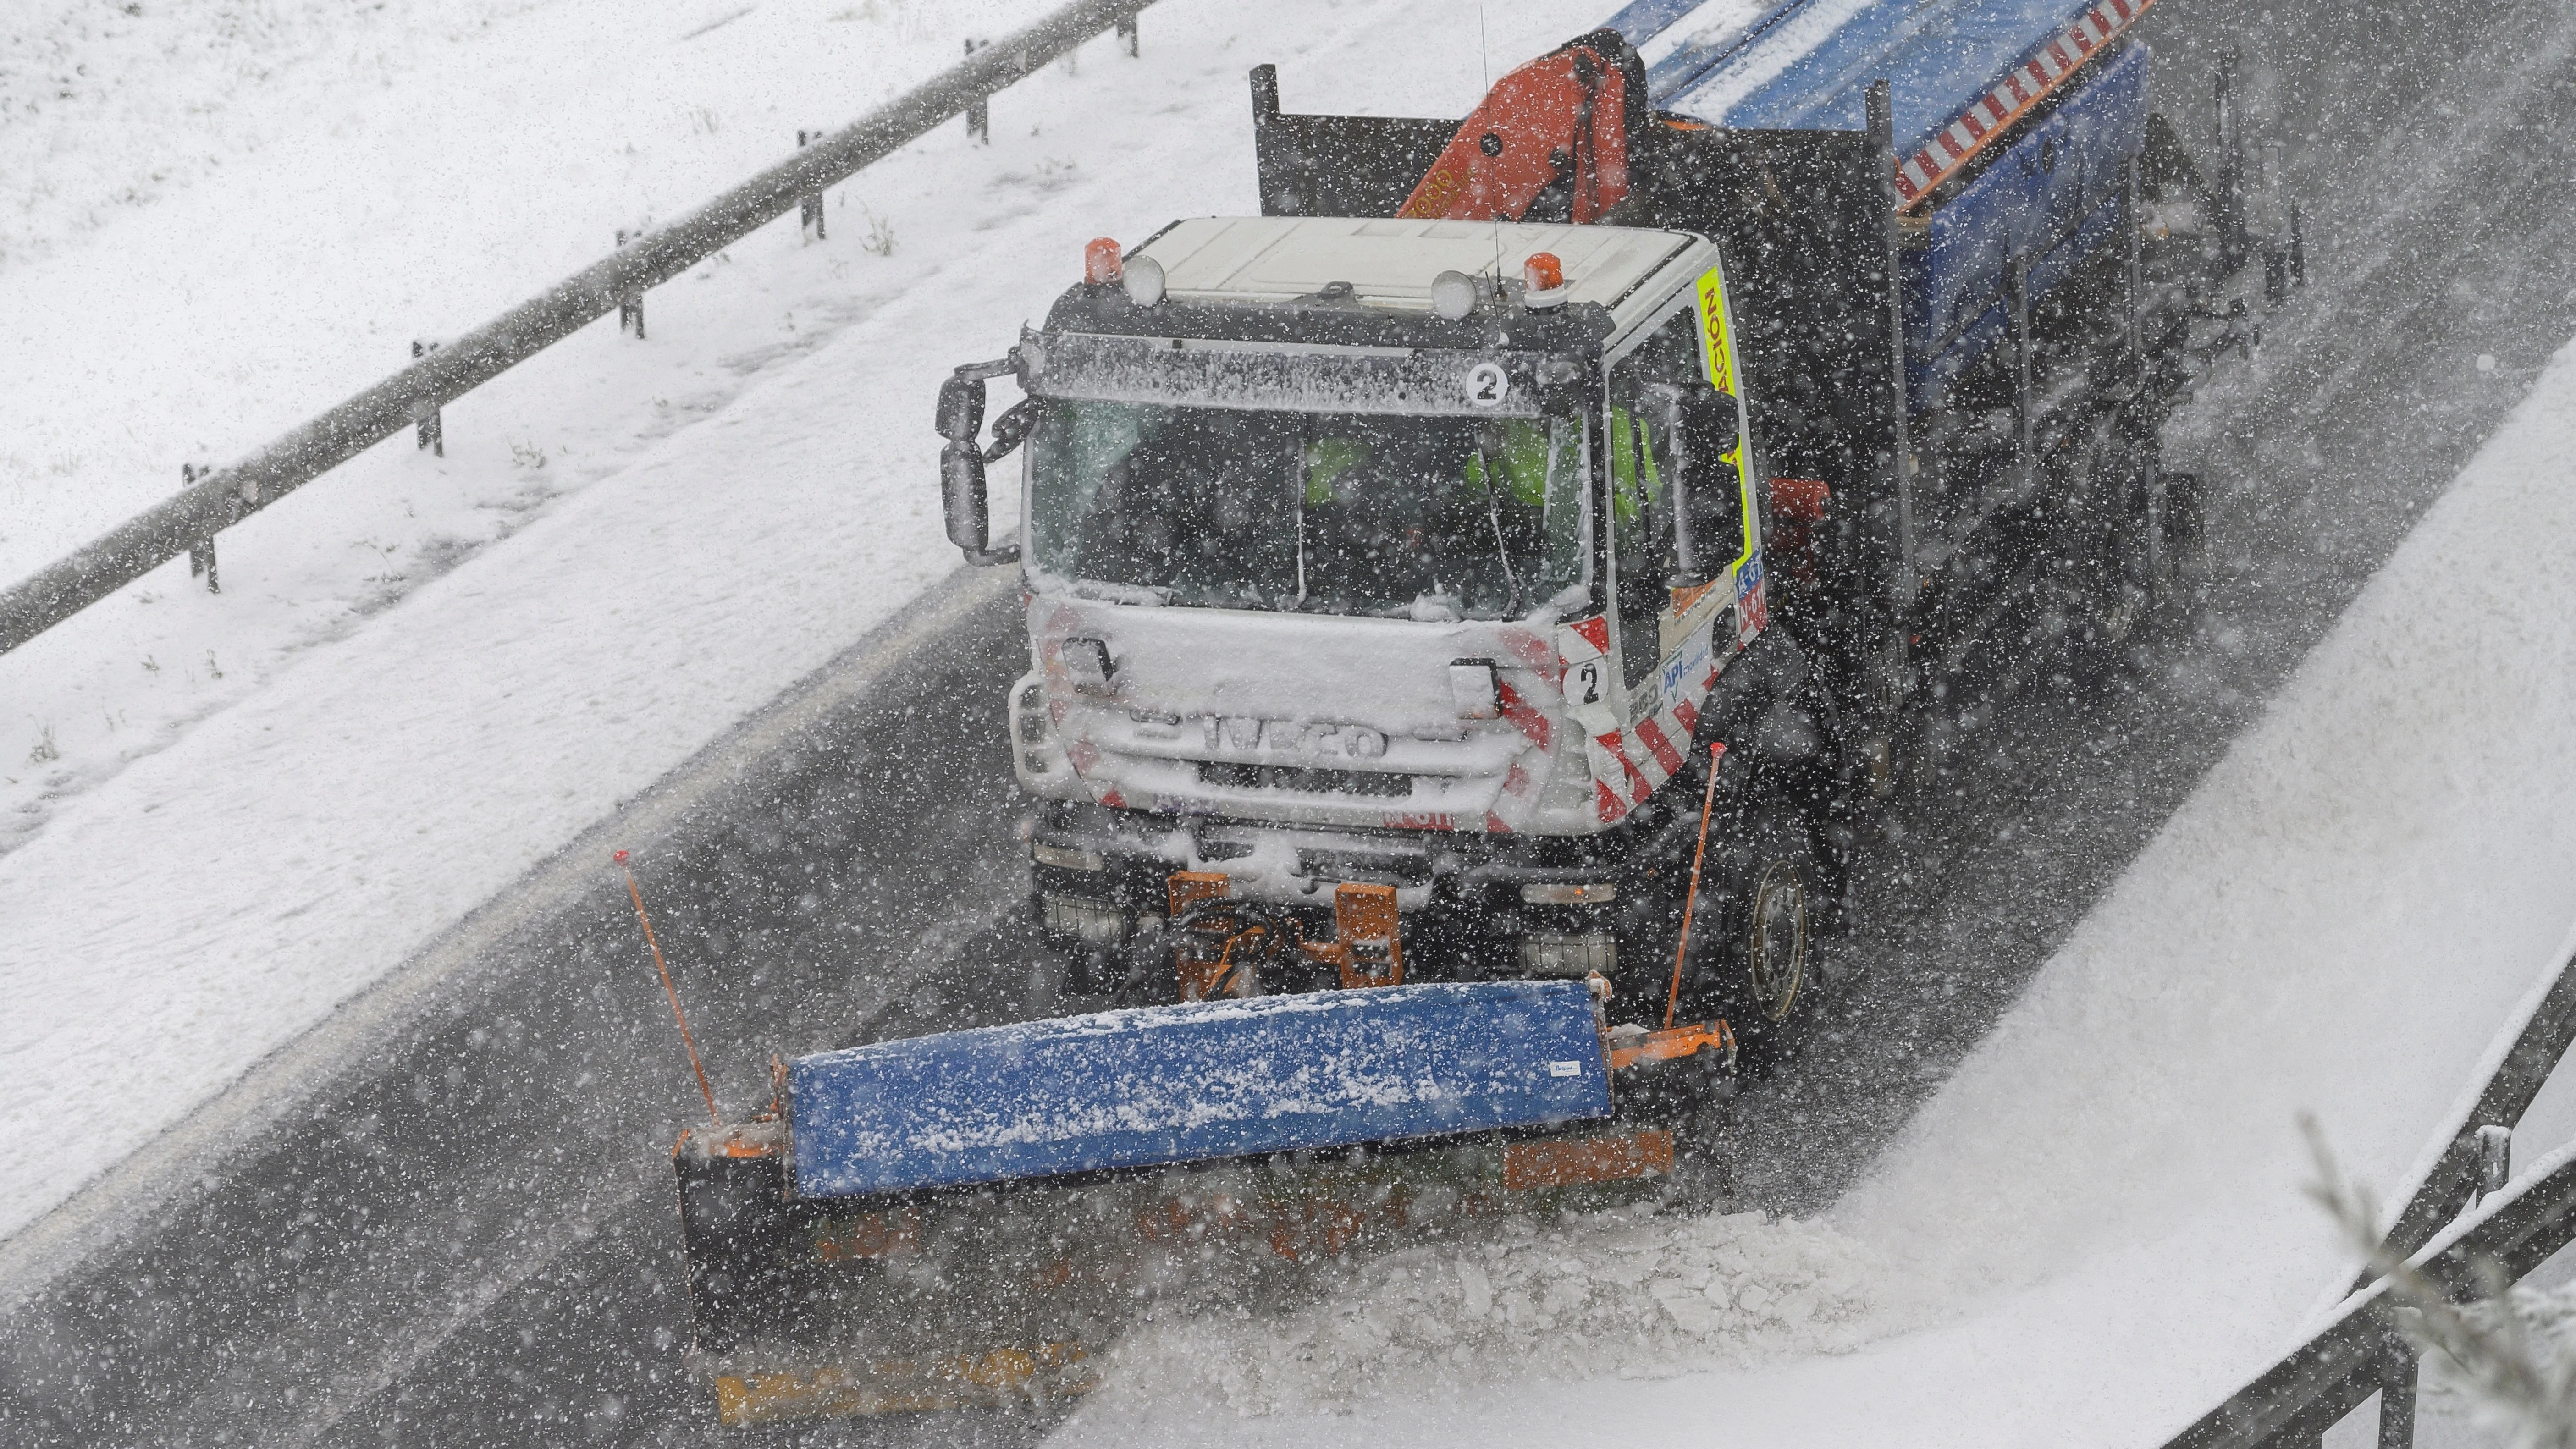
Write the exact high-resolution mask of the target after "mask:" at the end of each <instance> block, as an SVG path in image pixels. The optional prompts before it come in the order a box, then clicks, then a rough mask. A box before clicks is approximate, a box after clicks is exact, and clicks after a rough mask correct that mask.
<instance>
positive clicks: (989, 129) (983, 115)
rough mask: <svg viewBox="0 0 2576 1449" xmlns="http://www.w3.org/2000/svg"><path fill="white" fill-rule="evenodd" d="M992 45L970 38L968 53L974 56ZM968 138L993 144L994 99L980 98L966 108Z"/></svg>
mask: <svg viewBox="0 0 2576 1449" xmlns="http://www.w3.org/2000/svg"><path fill="white" fill-rule="evenodd" d="M990 44H992V42H991V41H989V40H987V41H980V42H979V41H977V40H975V39H974V38H973V37H971V36H970V37H968V38H967V41H966V53H967V54H968V55H973V54H974V53H975V52H976V51H977V50H978V49H979V48H981V47H982V46H985V45H990ZM966 137H967V139H968V140H980V141H982V142H983V143H984V144H985V145H987V146H990V145H992V144H993V98H992V97H991V96H983V97H979V98H978V99H977V100H976V101H975V102H974V103H973V104H972V105H969V106H968V107H967V108H966Z"/></svg>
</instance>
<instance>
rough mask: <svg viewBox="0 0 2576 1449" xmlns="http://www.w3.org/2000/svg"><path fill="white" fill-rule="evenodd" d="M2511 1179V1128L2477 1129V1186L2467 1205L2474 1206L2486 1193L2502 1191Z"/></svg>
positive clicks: (2483, 1198)
mask: <svg viewBox="0 0 2576 1449" xmlns="http://www.w3.org/2000/svg"><path fill="white" fill-rule="evenodd" d="M2511 1181H2513V1129H2512V1128H2510V1127H2498V1126H2493V1125H2489V1126H2485V1127H2481V1128H2479V1129H2478V1187H2477V1191H2476V1192H2474V1193H2472V1194H2470V1196H2469V1206H2471V1207H2476V1206H2477V1205H2478V1204H2479V1203H2480V1202H2482V1201H2484V1200H2485V1199H2486V1197H2487V1196H2488V1194H2490V1193H2498V1192H2502V1191H2504V1185H2505V1184H2506V1183H2508V1182H2511Z"/></svg>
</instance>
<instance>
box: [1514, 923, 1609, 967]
mask: <svg viewBox="0 0 2576 1449" xmlns="http://www.w3.org/2000/svg"><path fill="white" fill-rule="evenodd" d="M1520 958H1521V972H1522V974H1524V975H1528V976H1572V977H1577V978H1580V977H1584V976H1589V975H1591V974H1592V973H1593V972H1595V971H1598V972H1600V973H1601V974H1602V975H1604V976H1607V975H1609V974H1610V972H1611V970H1612V968H1613V967H1615V966H1617V965H1618V964H1619V947H1618V945H1617V943H1616V942H1614V941H1612V940H1611V938H1610V933H1609V932H1608V931H1584V932H1581V933H1579V934H1567V933H1565V932H1562V931H1532V932H1531V933H1529V934H1528V935H1526V936H1524V937H1522V938H1521V948H1520Z"/></svg>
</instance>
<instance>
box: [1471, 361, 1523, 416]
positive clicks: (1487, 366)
mask: <svg viewBox="0 0 2576 1449" xmlns="http://www.w3.org/2000/svg"><path fill="white" fill-rule="evenodd" d="M1511 393H1512V384H1511V380H1510V379H1509V378H1506V377H1504V376H1503V370H1502V369H1501V368H1499V367H1496V366H1495V365H1494V364H1492V363H1490V362H1479V363H1477V364H1476V365H1475V366H1473V367H1471V368H1468V369H1467V401H1469V402H1471V403H1474V404H1475V405H1476V406H1478V407H1480V408H1497V407H1501V406H1502V405H1503V400H1504V399H1505V398H1508V397H1510V396H1511Z"/></svg>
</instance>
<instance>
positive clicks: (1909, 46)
mask: <svg viewBox="0 0 2576 1449" xmlns="http://www.w3.org/2000/svg"><path fill="white" fill-rule="evenodd" d="M2092 4H2093V0H1786V3H1777V4H1767V5H1746V4H1742V3H1740V0H1709V3H1701V4H1694V3H1691V0H1637V3H1635V4H1632V5H1630V6H1628V7H1627V8H1626V9H1624V10H1622V11H1620V12H1619V13H1618V14H1617V15H1615V16H1613V17H1612V18H1611V20H1610V22H1609V23H1610V26H1611V28H1613V29H1615V30H1618V31H1619V32H1620V33H1621V34H1622V35H1625V36H1626V37H1627V38H1628V40H1629V41H1630V43H1632V44H1634V45H1636V46H1637V47H1638V48H1639V49H1640V50H1641V51H1643V52H1644V53H1645V54H1646V55H1647V57H1648V58H1649V64H1648V67H1647V89H1648V91H1649V92H1650V94H1651V96H1652V98H1653V101H1654V103H1655V105H1657V106H1658V107H1660V108H1663V109H1667V110H1672V111H1677V112H1680V113H1682V114H1684V115H1688V116H1692V117H1695V118H1697V119H1699V120H1703V121H1707V122H1709V123H1710V124H1712V125H1719V126H1727V127H1736V128H1746V129H1757V130H1837V131H1857V130H1861V129H1863V128H1864V127H1865V126H1866V124H1867V116H1866V109H1867V95H1868V90H1869V86H1870V84H1871V83H1872V82H1873V81H1878V80H1885V81H1886V82H1887V83H1888V101H1889V110H1890V112H1891V118H1892V120H1893V122H1894V132H1895V135H1894V140H1895V144H1896V153H1897V155H1898V156H1900V157H1902V156H1910V155H1912V154H1914V153H1915V152H1916V151H1917V150H1918V149H1920V148H1922V147H1923V146H1924V145H1925V144H1926V143H1928V142H1929V141H1930V140H1931V139H1932V137H1933V136H1934V135H1935V134H1937V133H1938V132H1940V131H1941V130H1943V129H1944V128H1945V127H1947V126H1949V125H1950V123H1951V122H1953V121H1954V120H1956V119H1958V118H1959V117H1960V116H1961V115H1962V114H1963V113H1965V112H1967V111H1968V109H1969V107H1970V106H1972V105H1974V104H1975V103H1976V102H1977V101H1978V100H1979V99H1980V98H1981V97H1983V96H1984V95H1985V94H1986V93H1987V92H1988V91H1989V90H1990V89H1992V88H1993V87H1994V86H1995V85H1997V84H1998V83H1999V82H2001V81H2002V80H2003V78H2004V77H2005V76H2006V75H2007V74H2009V73H2011V72H2013V71H2014V70H2016V69H2018V68H2019V67H2020V66H2021V65H2022V63H2023V62H2025V61H2026V60H2028V59H2029V58H2030V57H2031V56H2032V55H2034V54H2036V53H2037V52H2038V51H2039V50H2040V49H2041V48H2042V47H2044V46H2046V45H2047V44H2048V42H2049V41H2050V40H2052V39H2054V38H2055V37H2056V36H2058V35H2059V34H2060V33H2062V32H2063V31H2065V30H2066V28H2067V27H2068V26H2070V25H2071V24H2073V23H2074V22H2075V20H2076V19H2077V17H2079V16H2081V15H2083V14H2084V13H2085V12H2086V11H2087V10H2088V9H2090V8H2091V7H2092ZM2149 59H2150V56H2149V52H2148V49H2147V47H2146V46H2145V45H2144V44H2143V43H2141V42H2138V41H2135V40H2129V41H2126V42H2123V43H2121V44H2119V45H2118V46H2117V47H2116V50H2115V53H2114V54H2113V55H2112V56H2111V57H2110V58H2109V59H2108V60H2106V61H2103V62H2102V63H2099V64H2096V65H2095V66H2093V67H2092V68H2091V69H2090V70H2089V71H2087V72H2086V73H2085V74H2084V75H2083V76H2082V77H2080V78H2079V79H2078V80H2075V81H2072V82H2069V84H2070V85H2072V86H2073V87H2074V89H2073V90H2072V91H2071V92H2069V93H2067V94H2066V95H2064V96H2063V97H2062V98H2061V99H2060V101H2059V102H2058V104H2057V107H2056V109H2055V110H2054V111H2053V112H2052V113H2051V114H2050V115H2049V116H2048V117H2047V118H2046V119H2044V120H2042V121H2041V122H2039V123H2038V124H2037V125H2036V126H2033V127H2031V128H2030V129H2029V130H2028V131H2027V132H2026V133H2025V134H2023V135H2022V136H2021V137H2019V138H2018V139H2017V140H2016V141H2015V142H2014V143H2013V145H2012V146H2011V148H2010V149H2008V150H2006V151H2004V152H2003V153H2002V154H2000V155H1994V156H1990V157H1987V158H1985V160H1984V163H1983V169H1982V170H1981V171H1980V172H1979V173H1978V174H1977V175H1976V176H1975V178H1974V179H1973V180H1971V181H1970V182H1968V183H1967V185H1965V186H1964V187H1961V188H1959V189H1958V191H1957V193H1956V194H1955V195H1951V196H1948V197H1946V198H1944V199H1942V200H1941V201H1940V204H1939V205H1937V206H1935V207H1933V208H1932V209H1931V210H1930V211H1929V212H1928V213H1927V214H1926V222H1927V232H1926V235H1925V236H1924V237H1923V239H1922V245H1921V246H1919V247H1911V248H1908V250H1907V251H1906V254H1905V258H1904V309H1905V310H1904V316H1905V353H1906V361H1907V364H1908V366H1907V372H1908V378H1907V395H1908V397H1909V399H1910V400H1911V402H1912V405H1913V407H1914V409H1915V410H1916V411H1926V410H1929V409H1932V408H1935V407H1938V406H1940V405H1941V404H1942V403H1943V402H1944V401H1945V398H1946V393H1947V391H1948V388H1949V386H1950V384H1951V383H1952V382H1954V381H1956V380H1957V378H1958V377H1959V375H1960V374H1961V373H1962V372H1964V371H1966V370H1967V368H1968V366H1969V365H1970V364H1972V363H1974V362H1975V361H1976V360H1977V359H1978V358H1979V357H1981V356H1983V355H1984V354H1986V353H1987V352H1988V351H1990V350H1991V349H1992V348H1993V347H1994V346H1995V344H1996V343H1997V342H1999V341H2001V340H2002V339H2003V338H2004V336H2005V335H2006V323H2007V319H2006V317H2005V310H2004V293H2005V285H2006V277H2007V274H2008V272H2009V269H2010V266H2011V262H2012V259H2013V258H2014V257H2015V256H2022V257H2026V258H2028V259H2029V261H2030V264H2031V270H2030V281H2031V295H2032V296H2033V297H2035V298H2036V297H2042V296H2045V295H2047V293H2048V292H2049V290H2050V289H2051V288H2053V287H2055V286H2056V285H2057V284H2058V283H2059V282H2061V281H2063V280H2065V279H2066V277H2067V276H2069V275H2070V274H2071V273H2073V271H2074V270H2075V268H2076V265H2077V264H2078V263H2080V262H2081V261H2083V260H2084V259H2085V258H2086V257H2088V256H2091V255H2092V254H2093V253H2094V252H2095V251H2097V250H2098V249H2100V248H2101V247H2102V246H2104V245H2106V244H2108V243H2109V242H2111V241H2112V240H2113V239H2114V238H2116V237H2117V236H2118V235H2119V230H2120V223H2121V220H2122V218H2123V216H2124V215H2125V213H2126V209H2127V207H2126V199H2125V193H2124V191H2123V189H2122V186H2121V175H2122V166H2123V163H2125V162H2126V161H2127V160H2128V159H2129V158H2130V157H2133V156H2136V155H2137V154H2138V153H2139V152H2140V151H2141V150H2142V149H2143V148H2144V147H2145V144H2146V123H2147V68H2148V63H2149ZM1935 195H1936V196H1937V195H1939V193H1937V192H1936V193H1935Z"/></svg>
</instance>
